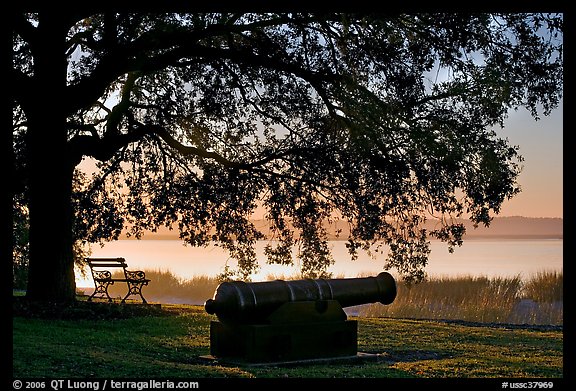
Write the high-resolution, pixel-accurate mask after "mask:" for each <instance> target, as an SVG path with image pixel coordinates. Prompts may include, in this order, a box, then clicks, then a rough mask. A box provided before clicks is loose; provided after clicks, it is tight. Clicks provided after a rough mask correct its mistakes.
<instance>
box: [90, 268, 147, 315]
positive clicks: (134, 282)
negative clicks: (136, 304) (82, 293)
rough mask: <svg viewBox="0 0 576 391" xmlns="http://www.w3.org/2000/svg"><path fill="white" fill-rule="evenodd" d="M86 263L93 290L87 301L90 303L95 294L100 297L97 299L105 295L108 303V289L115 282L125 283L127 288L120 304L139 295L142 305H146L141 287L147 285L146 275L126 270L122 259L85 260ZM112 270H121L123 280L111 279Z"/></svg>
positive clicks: (110, 299) (138, 271)
mask: <svg viewBox="0 0 576 391" xmlns="http://www.w3.org/2000/svg"><path fill="white" fill-rule="evenodd" d="M86 262H87V263H88V266H90V271H91V272H92V278H93V279H94V288H95V289H94V293H92V295H91V296H90V297H89V298H88V301H92V298H93V297H95V295H97V294H100V295H101V296H99V297H103V296H102V295H106V297H107V298H108V301H112V298H111V297H110V295H109V294H108V287H109V286H110V285H114V283H115V282H125V283H126V285H127V286H128V293H127V294H126V296H124V298H123V299H122V303H124V302H126V299H127V298H128V296H130V295H139V296H140V297H141V298H142V302H143V303H144V304H146V303H147V302H146V299H145V298H144V296H142V287H143V286H144V285H148V283H149V282H150V280H149V279H147V278H146V274H145V273H144V272H143V271H141V270H136V271H130V270H128V269H127V268H128V265H127V264H126V260H125V259H124V258H86ZM112 268H121V269H123V271H124V278H113V275H112V272H111V271H110V270H109V269H112Z"/></svg>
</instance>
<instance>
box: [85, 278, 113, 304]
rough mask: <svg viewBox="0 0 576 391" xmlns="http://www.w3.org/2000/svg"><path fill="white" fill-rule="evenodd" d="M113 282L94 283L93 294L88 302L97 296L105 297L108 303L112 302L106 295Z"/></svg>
mask: <svg viewBox="0 0 576 391" xmlns="http://www.w3.org/2000/svg"><path fill="white" fill-rule="evenodd" d="M113 284H114V282H112V281H103V282H96V287H95V288H94V293H92V295H90V297H89V298H88V301H92V298H93V297H95V296H96V295H97V294H101V295H106V297H107V298H108V301H109V302H112V298H111V297H110V295H109V294H108V287H109V286H110V285H113Z"/></svg>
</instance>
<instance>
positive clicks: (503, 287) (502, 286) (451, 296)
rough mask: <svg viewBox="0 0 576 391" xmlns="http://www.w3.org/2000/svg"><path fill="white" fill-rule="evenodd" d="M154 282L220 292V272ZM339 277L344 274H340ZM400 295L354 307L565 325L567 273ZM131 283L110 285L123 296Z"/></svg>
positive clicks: (441, 280)
mask: <svg viewBox="0 0 576 391" xmlns="http://www.w3.org/2000/svg"><path fill="white" fill-rule="evenodd" d="M146 276H147V277H148V278H150V279H151V280H152V282H151V283H150V284H149V285H148V286H146V287H144V289H143V293H144V295H145V297H146V298H147V299H148V300H149V301H155V302H160V303H175V304H203V303H204V302H205V301H206V300H207V299H209V298H211V297H212V296H213V295H214V291H215V290H216V288H217V287H218V284H219V281H218V280H217V279H216V278H215V277H209V276H195V277H193V278H191V279H181V278H178V277H177V276H175V275H174V274H173V273H172V272H170V271H163V270H146ZM298 278H301V277H300V276H298V275H293V276H286V275H268V276H267V279H268V280H275V279H283V280H291V279H298ZM334 278H343V277H342V276H334ZM397 289H398V294H397V296H396V300H395V301H394V302H393V303H392V304H390V305H382V304H379V303H375V304H366V305H362V306H358V307H355V308H353V309H352V311H351V312H352V313H353V314H354V315H359V316H363V317H390V318H404V319H448V320H464V321H472V322H482V323H512V324H545V325H562V324H563V273H562V272H556V271H551V272H550V271H542V272H539V273H536V274H535V275H533V276H531V277H530V278H528V279H526V280H523V279H522V278H520V276H516V277H493V278H488V277H484V276H461V277H447V276H444V277H434V278H430V279H428V280H427V281H425V282H423V283H419V284H414V285H411V286H410V285H407V284H405V283H403V282H402V281H397ZM125 293H126V287H125V285H123V284H116V285H114V286H112V287H110V294H111V295H112V296H113V297H123V296H124V295H125Z"/></svg>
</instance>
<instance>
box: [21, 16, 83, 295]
mask: <svg viewBox="0 0 576 391" xmlns="http://www.w3.org/2000/svg"><path fill="white" fill-rule="evenodd" d="M41 16H42V17H41V18H40V19H39V24H38V36H36V37H35V38H36V39H35V40H34V41H33V44H32V45H31V51H32V53H33V56H34V76H33V85H34V91H31V92H30V94H31V96H32V98H31V99H32V100H31V101H30V102H27V105H26V106H24V108H25V113H26V116H27V120H28V129H27V136H26V137H27V138H26V143H27V145H26V148H27V150H26V154H27V155H26V156H27V170H28V186H29V188H28V190H29V208H30V210H29V213H30V260H29V269H28V289H27V296H28V297H29V298H30V299H33V300H42V301H73V300H74V299H75V291H76V284H75V278H74V257H73V253H72V248H73V234H72V218H73V210H72V204H71V200H72V198H71V196H72V175H73V172H74V164H73V162H72V160H71V158H70V151H68V149H67V129H66V115H67V111H66V107H65V106H64V105H65V102H66V100H65V99H63V98H65V88H66V75H67V60H66V28H65V26H66V25H65V24H63V23H62V20H60V17H59V15H58V11H55V13H52V14H48V15H47V14H41Z"/></svg>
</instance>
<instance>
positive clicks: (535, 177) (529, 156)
mask: <svg viewBox="0 0 576 391" xmlns="http://www.w3.org/2000/svg"><path fill="white" fill-rule="evenodd" d="M562 102H563V101H561V103H560V105H559V107H558V108H557V109H556V110H555V111H554V112H553V113H552V114H550V116H548V117H545V116H541V117H540V119H539V120H538V121H536V120H534V119H533V118H532V117H531V116H530V114H529V113H528V112H527V111H526V110H525V109H520V110H518V111H512V112H511V113H510V115H509V118H508V119H507V121H506V124H505V127H504V128H503V129H502V130H499V131H498V134H499V135H500V136H501V137H503V138H508V140H509V142H510V144H511V145H518V146H519V147H520V149H519V153H520V155H522V156H523V157H524V159H525V160H524V162H523V166H524V168H523V170H522V173H521V174H520V176H519V179H518V183H519V184H520V186H521V189H522V192H521V193H520V194H518V195H516V196H515V197H514V198H512V199H511V200H508V201H505V202H504V204H503V205H502V208H501V211H500V214H499V216H525V217H563V214H564V213H563V160H564V159H563V105H562Z"/></svg>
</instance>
